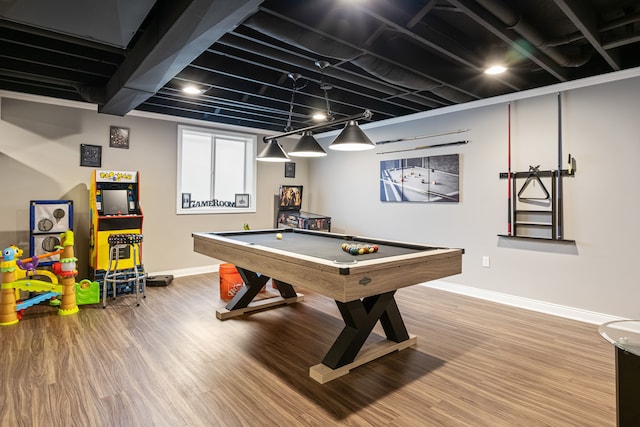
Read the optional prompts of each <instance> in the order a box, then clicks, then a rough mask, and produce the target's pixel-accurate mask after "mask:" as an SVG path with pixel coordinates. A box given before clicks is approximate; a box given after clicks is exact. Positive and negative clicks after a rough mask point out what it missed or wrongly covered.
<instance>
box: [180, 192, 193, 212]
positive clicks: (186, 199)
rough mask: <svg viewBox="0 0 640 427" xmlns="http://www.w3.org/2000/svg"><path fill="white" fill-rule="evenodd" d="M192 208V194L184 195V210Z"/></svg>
mask: <svg viewBox="0 0 640 427" xmlns="http://www.w3.org/2000/svg"><path fill="white" fill-rule="evenodd" d="M190 207H191V193H182V209H189V208H190Z"/></svg>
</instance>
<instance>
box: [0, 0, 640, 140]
mask: <svg viewBox="0 0 640 427" xmlns="http://www.w3.org/2000/svg"><path fill="white" fill-rule="evenodd" d="M0 18H1V19H0V89H4V90H8V91H14V92H21V93H30V94H39V95H45V96H49V97H54V98H61V99H68V100H78V101H87V102H91V103H94V104H96V105H98V111H100V112H102V113H106V114H115V115H120V116H123V115H126V114H127V113H128V112H129V111H131V110H134V109H135V110H141V111H149V112H157V113H162V114H168V115H172V116H178V117H185V118H195V119H201V120H207V121H211V122H216V123H226V124H234V125H240V126H247V127H252V128H259V129H267V130H271V131H283V130H284V129H285V127H286V126H287V125H288V119H289V115H290V112H291V126H292V127H293V128H294V129H298V128H302V127H306V126H309V125H311V124H313V123H312V122H311V118H310V117H311V114H312V113H313V111H315V110H318V109H326V101H327V99H328V100H329V106H330V111H331V112H332V114H333V115H334V117H335V118H337V119H340V118H344V117H345V116H351V115H354V114H358V113H360V112H362V111H364V110H365V109H369V110H371V112H373V118H372V120H382V119H387V118H393V117H398V116H403V115H407V114H411V113H416V112H421V111H426V110H431V109H435V108H440V107H444V106H449V105H454V104H459V103H464V102H468V101H473V100H478V99H483V98H487V97H492V96H496V95H503V94H507V93H512V92H517V91H522V90H526V89H532V88H537V87H541V86H547V85H551V84H555V83H560V82H565V81H570V80H574V79H579V78H583V77H588V76H594V75H599V74H604V73H609V72H612V71H617V70H623V69H627V68H632V67H637V66H639V65H640V2H639V1H637V0H536V1H533V0H521V1H508V0H351V1H347V0H265V1H260V0H191V1H188V0H158V1H154V0H135V1H131V0H60V1H54V2H52V1H50V0H2V1H0ZM493 60H502V61H505V62H506V64H507V65H508V71H507V72H506V73H504V74H501V75H498V76H487V75H485V74H483V72H482V71H483V69H484V68H485V67H486V66H487V65H488V64H489V62H490V61H493ZM316 63H320V64H323V63H325V65H326V68H324V70H322V69H321V68H320V67H319V66H318V65H317V64H316ZM292 74H299V75H300V77H299V78H298V79H297V80H295V81H294V79H293V78H291V77H290V75H292ZM187 84H193V85H195V86H197V87H198V88H201V89H202V90H204V92H203V93H202V94H200V95H187V94H185V93H183V92H182V90H181V89H182V88H183V87H184V86H185V85H187ZM294 84H295V85H296V90H295V96H294V98H293V108H292V109H290V106H291V99H292V94H293V86H294ZM323 88H325V89H326V94H327V97H325V95H324V91H323Z"/></svg>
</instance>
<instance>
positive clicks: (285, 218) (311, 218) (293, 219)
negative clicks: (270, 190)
mask: <svg viewBox="0 0 640 427" xmlns="http://www.w3.org/2000/svg"><path fill="white" fill-rule="evenodd" d="M274 205H275V218H276V224H275V225H276V228H286V227H289V228H302V229H306V230H316V231H331V217H330V216H324V215H318V214H314V213H311V212H303V211H301V210H300V209H301V208H302V185H281V186H280V191H279V192H278V194H277V195H276V196H274Z"/></svg>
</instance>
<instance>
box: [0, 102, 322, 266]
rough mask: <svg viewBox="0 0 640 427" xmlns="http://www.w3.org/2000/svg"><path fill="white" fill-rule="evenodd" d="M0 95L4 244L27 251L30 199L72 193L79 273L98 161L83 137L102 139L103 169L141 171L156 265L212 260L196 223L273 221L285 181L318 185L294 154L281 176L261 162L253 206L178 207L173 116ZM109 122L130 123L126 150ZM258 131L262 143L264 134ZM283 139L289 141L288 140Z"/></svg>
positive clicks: (234, 226)
mask: <svg viewBox="0 0 640 427" xmlns="http://www.w3.org/2000/svg"><path fill="white" fill-rule="evenodd" d="M0 98H1V99H0V101H1V103H0V107H1V111H0V113H1V116H0V117H1V120H0V135H1V136H0V200H2V209H0V247H2V248H4V247H6V246H8V245H9V244H11V243H16V244H18V245H19V246H20V247H22V248H23V249H24V250H25V254H27V253H28V245H29V201H30V200H40V199H47V200H58V199H71V200H73V201H74V223H75V224H74V230H75V232H76V239H75V242H76V256H77V257H78V258H79V266H80V268H79V273H80V274H79V277H81V278H82V277H87V272H88V269H87V265H88V253H89V244H88V241H89V237H88V234H89V231H88V230H89V186H90V180H91V173H92V171H93V170H94V169H93V168H87V167H80V166H79V164H80V154H79V153H80V149H79V148H80V144H92V145H101V146H102V168H101V169H114V170H130V171H139V172H140V200H141V206H142V209H143V213H144V222H143V230H142V231H143V234H144V245H143V247H144V257H143V261H144V264H145V268H146V270H147V271H149V272H152V273H153V272H167V271H172V270H178V269H189V268H195V267H204V268H213V266H214V264H217V263H218V262H217V261H216V260H213V259H211V258H209V257H206V256H203V255H200V254H196V253H194V252H193V242H192V238H191V233H192V232H193V231H222V230H239V229H241V228H242V225H243V224H244V223H245V222H246V223H248V224H249V225H250V226H251V228H254V229H259V228H272V226H273V195H274V194H276V193H277V191H278V188H279V186H280V184H300V185H303V186H305V197H307V196H308V198H309V199H313V191H308V190H307V186H308V176H307V162H306V160H303V159H301V160H296V178H284V166H283V165H282V164H272V163H262V162H258V183H257V197H258V200H257V212H256V213H255V214H227V215H224V214H220V215H176V213H175V212H176V206H175V200H176V197H175V191H176V153H177V125H178V122H176V119H175V118H165V119H163V120H159V119H157V118H149V117H146V116H143V117H140V115H136V114H135V113H132V114H129V115H127V116H126V117H117V116H109V115H103V114H97V113H96V112H95V107H93V108H92V109H89V107H88V106H86V105H82V104H78V103H64V104H65V105H62V106H61V105H55V103H59V102H57V101H52V100H46V99H43V98H37V97H30V96H23V95H20V94H12V93H0ZM49 102H51V103H49ZM148 116H152V117H159V116H153V115H148ZM187 122H188V123H190V124H194V123H195V124H200V125H206V126H209V127H212V128H216V127H218V128H221V127H220V126H216V125H214V124H211V123H205V122H200V123H197V122H194V121H181V122H180V123H187ZM112 125H117V126H123V127H128V128H130V132H131V134H130V138H131V140H130V148H129V149H128V150H125V149H118V148H110V147H109V144H108V137H109V126H112ZM251 132H253V133H255V131H251ZM258 138H259V139H258V141H259V142H258V149H261V148H262V135H259V136H258ZM282 142H283V143H284V144H285V147H288V145H287V144H288V143H290V141H286V140H284V141H282ZM303 208H306V202H305V201H303Z"/></svg>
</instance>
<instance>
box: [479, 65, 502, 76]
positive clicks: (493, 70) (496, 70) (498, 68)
mask: <svg viewBox="0 0 640 427" xmlns="http://www.w3.org/2000/svg"><path fill="white" fill-rule="evenodd" d="M505 71H507V67H505V66H503V65H492V66H491V67H489V68H487V69H486V70H484V73H485V74H502V73H504V72H505Z"/></svg>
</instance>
